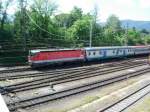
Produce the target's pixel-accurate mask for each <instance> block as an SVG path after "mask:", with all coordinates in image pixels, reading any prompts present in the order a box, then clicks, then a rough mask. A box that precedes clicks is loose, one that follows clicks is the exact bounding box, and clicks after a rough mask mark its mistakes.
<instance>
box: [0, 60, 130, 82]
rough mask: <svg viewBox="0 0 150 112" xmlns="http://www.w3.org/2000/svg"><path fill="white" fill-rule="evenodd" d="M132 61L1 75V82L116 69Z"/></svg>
mask: <svg viewBox="0 0 150 112" xmlns="http://www.w3.org/2000/svg"><path fill="white" fill-rule="evenodd" d="M129 61H130V60H128V61H123V62H120V63H119V62H115V63H110V64H106V65H104V66H101V65H98V66H86V67H79V68H71V69H64V70H52V71H45V72H42V73H28V74H18V75H10V74H4V75H0V81H2V80H12V79H21V78H31V77H40V76H47V75H53V76H57V74H62V73H74V72H78V71H81V70H90V69H91V70H92V69H93V70H94V69H96V68H97V67H99V69H104V68H106V67H115V66H116V65H123V64H127V63H129Z"/></svg>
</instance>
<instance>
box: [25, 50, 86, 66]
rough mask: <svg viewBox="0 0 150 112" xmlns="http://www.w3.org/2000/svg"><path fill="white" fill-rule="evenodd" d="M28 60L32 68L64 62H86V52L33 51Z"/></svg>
mask: <svg viewBox="0 0 150 112" xmlns="http://www.w3.org/2000/svg"><path fill="white" fill-rule="evenodd" d="M28 60H29V63H30V65H31V66H32V67H41V66H46V65H49V64H56V63H64V62H74V61H84V60H85V51H84V50H83V49H59V50H58V49H51V50H49V49H45V50H31V51H30V54H29V59H28Z"/></svg>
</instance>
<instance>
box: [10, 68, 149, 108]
mask: <svg viewBox="0 0 150 112" xmlns="http://www.w3.org/2000/svg"><path fill="white" fill-rule="evenodd" d="M149 72H150V69H149V67H147V68H145V69H141V70H137V71H134V72H132V73H124V74H121V75H119V76H114V77H110V78H108V79H105V80H99V81H96V82H92V83H88V84H84V85H79V86H76V87H73V88H69V89H65V90H62V91H59V92H54V93H51V94H47V95H44V96H38V97H34V98H30V99H27V100H20V101H17V102H13V103H8V104H7V105H8V107H9V109H10V111H15V110H17V109H21V108H27V107H31V106H35V105H39V104H43V103H46V102H49V101H52V100H56V99H60V98H64V97H67V96H70V95H75V94H78V93H81V92H85V91H88V90H92V89H95V88H98V87H102V86H106V85H108V84H112V83H115V82H118V81H122V80H125V79H127V78H131V77H135V76H139V75H142V74H145V73H149Z"/></svg>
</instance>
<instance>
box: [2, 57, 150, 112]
mask: <svg viewBox="0 0 150 112" xmlns="http://www.w3.org/2000/svg"><path fill="white" fill-rule="evenodd" d="M147 59H148V58H147V56H143V57H141V56H140V57H136V58H127V59H124V60H118V61H110V62H109V61H108V62H105V63H100V62H98V63H90V64H89V63H87V64H83V65H82V66H81V65H80V66H76V65H75V66H72V67H69V68H68V67H62V68H61V69H60V68H55V69H54V68H51V69H31V67H29V66H22V67H5V68H4V67H3V68H1V70H0V85H1V86H0V92H1V94H2V96H3V99H4V101H5V102H6V104H7V107H8V109H9V111H10V112H14V111H15V112H17V111H19V112H64V111H68V112H94V111H95V112H96V111H97V112H103V111H106V112H120V111H125V110H126V109H128V108H129V107H131V106H132V105H133V104H135V103H136V102H137V101H138V100H140V99H142V98H143V97H144V96H146V95H147V94H148V93H149V92H150V87H149V80H150V79H149V75H150V73H149V72H150V69H149V65H148V64H147V61H148V60H147ZM132 85H133V86H132ZM134 86H135V87H134ZM131 88H132V89H131ZM121 89H122V90H121ZM123 92H124V93H123ZM125 93H126V94H125ZM96 102H97V103H96ZM120 105H121V106H120ZM122 105H123V106H122ZM118 107H119V108H118ZM121 107H122V108H121Z"/></svg>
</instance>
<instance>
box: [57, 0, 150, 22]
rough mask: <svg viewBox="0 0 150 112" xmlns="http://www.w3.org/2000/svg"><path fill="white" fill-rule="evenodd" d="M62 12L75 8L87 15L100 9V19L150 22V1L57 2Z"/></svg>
mask: <svg viewBox="0 0 150 112" xmlns="http://www.w3.org/2000/svg"><path fill="white" fill-rule="evenodd" d="M56 3H57V4H58V5H59V11H60V12H66V13H67V12H69V11H70V10H71V9H72V8H73V7H74V6H78V7H80V8H82V9H83V11H84V12H85V13H87V12H92V11H93V9H94V6H96V7H98V19H99V20H100V21H102V22H104V21H106V20H107V18H108V17H109V16H110V15H111V14H115V15H116V16H117V17H119V19H120V20H124V19H130V20H144V21H150V0H56Z"/></svg>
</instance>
